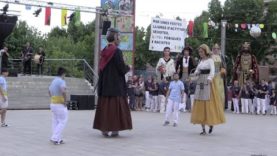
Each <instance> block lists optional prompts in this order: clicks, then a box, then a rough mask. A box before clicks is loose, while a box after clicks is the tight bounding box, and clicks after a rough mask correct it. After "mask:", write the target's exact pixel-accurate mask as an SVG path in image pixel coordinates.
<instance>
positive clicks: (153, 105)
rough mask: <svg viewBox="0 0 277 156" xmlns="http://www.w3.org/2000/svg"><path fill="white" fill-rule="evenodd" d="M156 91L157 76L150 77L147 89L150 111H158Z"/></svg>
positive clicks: (157, 88) (157, 89) (157, 86)
mask: <svg viewBox="0 0 277 156" xmlns="http://www.w3.org/2000/svg"><path fill="white" fill-rule="evenodd" d="M158 91H159V84H158V82H157V78H156V77H153V78H152V83H151V86H150V89H149V94H150V98H151V104H150V111H151V112H158V111H159V108H160V107H159V103H158Z"/></svg>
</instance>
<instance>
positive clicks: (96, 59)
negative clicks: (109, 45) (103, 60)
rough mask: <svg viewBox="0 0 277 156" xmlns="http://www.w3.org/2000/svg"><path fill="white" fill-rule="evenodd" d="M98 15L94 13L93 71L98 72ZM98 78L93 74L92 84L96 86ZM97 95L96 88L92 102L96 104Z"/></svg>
mask: <svg viewBox="0 0 277 156" xmlns="http://www.w3.org/2000/svg"><path fill="white" fill-rule="evenodd" d="M98 11H101V7H97V8H96V12H98ZM100 16H101V14H99V13H96V17H95V42H94V71H95V72H96V73H98V70H99V49H100V48H99V45H100V20H101V19H100ZM97 82H98V78H97V76H95V75H94V78H93V86H94V87H97ZM97 101H98V95H97V89H96V92H95V98H94V102H95V103H94V104H95V105H97Z"/></svg>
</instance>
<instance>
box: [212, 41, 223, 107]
mask: <svg viewBox="0 0 277 156" xmlns="http://www.w3.org/2000/svg"><path fill="white" fill-rule="evenodd" d="M212 53H213V54H212V59H213V60H214V66H215V75H214V82H215V87H216V89H217V91H218V93H219V96H220V100H221V104H222V105H223V108H224V107H225V90H224V87H225V86H224V80H223V76H224V75H225V74H226V69H225V67H224V63H223V59H222V57H221V55H220V53H221V52H220V47H219V45H218V44H217V43H216V44H214V46H213V49H212Z"/></svg>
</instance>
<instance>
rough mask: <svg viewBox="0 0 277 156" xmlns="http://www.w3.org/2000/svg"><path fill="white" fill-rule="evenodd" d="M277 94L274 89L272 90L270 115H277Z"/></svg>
mask: <svg viewBox="0 0 277 156" xmlns="http://www.w3.org/2000/svg"><path fill="white" fill-rule="evenodd" d="M276 106H277V95H276V93H275V91H274V90H272V92H271V95H270V107H271V111H270V115H273V114H274V115H277V108H276Z"/></svg>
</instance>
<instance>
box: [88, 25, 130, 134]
mask: <svg viewBox="0 0 277 156" xmlns="http://www.w3.org/2000/svg"><path fill="white" fill-rule="evenodd" d="M107 41H108V42H109V43H108V45H107V46H106V47H105V48H104V49H103V50H102V52H101V59H100V63H99V70H100V71H99V81H98V97H99V98H98V102H97V108H96V113H95V119H94V124H93V128H94V129H98V130H100V131H101V132H102V134H103V136H105V137H108V136H109V132H111V136H112V137H117V136H118V134H119V133H118V132H119V131H122V130H127V129H132V119H131V114H130V109H129V106H128V102H127V84H126V80H125V74H126V73H127V72H128V71H129V70H130V67H129V66H128V65H126V64H125V63H124V60H123V56H122V51H121V50H120V49H119V48H118V45H119V42H120V39H119V31H118V30H116V29H114V28H110V29H109V30H108V33H107Z"/></svg>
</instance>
